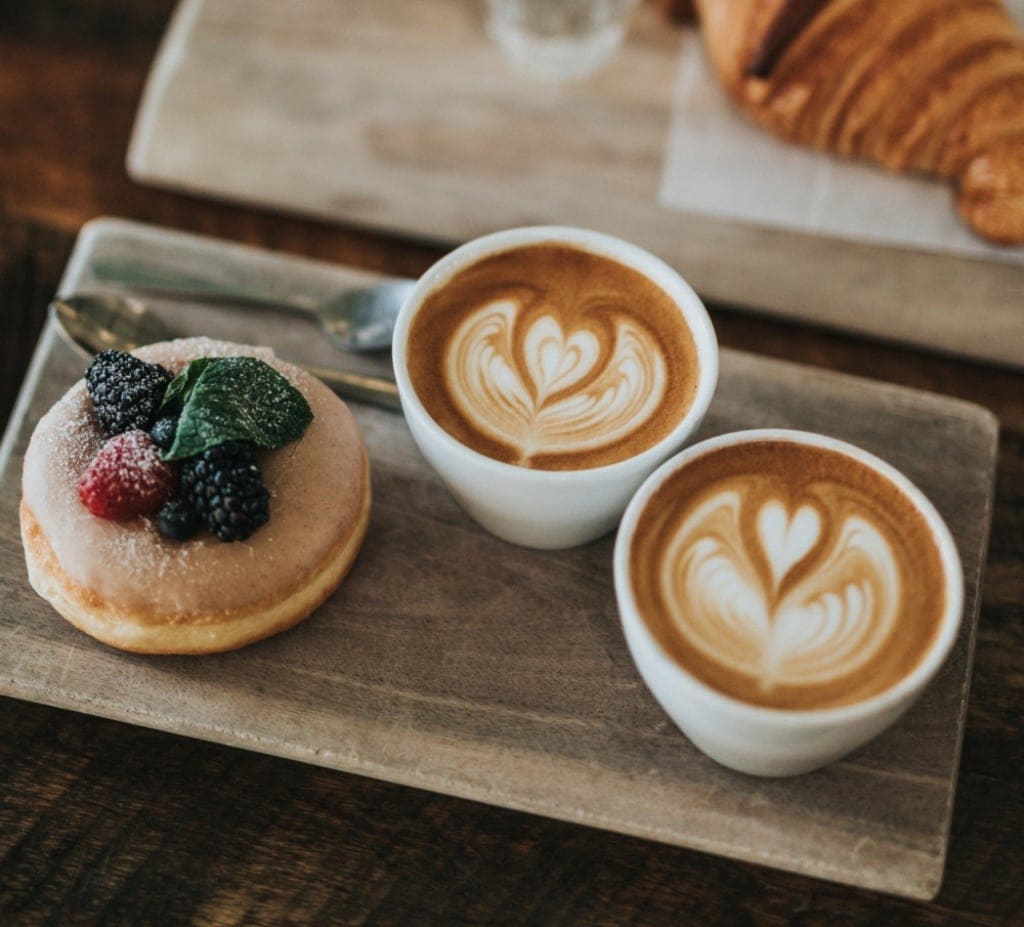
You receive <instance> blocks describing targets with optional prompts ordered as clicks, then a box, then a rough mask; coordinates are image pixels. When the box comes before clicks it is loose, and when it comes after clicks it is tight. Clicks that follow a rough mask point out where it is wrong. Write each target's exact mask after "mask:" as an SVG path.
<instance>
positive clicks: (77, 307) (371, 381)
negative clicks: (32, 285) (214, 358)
mask: <svg viewBox="0 0 1024 927" xmlns="http://www.w3.org/2000/svg"><path fill="white" fill-rule="evenodd" d="M50 316H51V317H52V318H53V320H54V321H55V322H56V323H57V328H58V330H59V331H60V332H61V334H63V335H64V337H65V338H66V339H67V340H68V341H69V342H70V343H71V344H72V346H74V347H77V348H79V349H84V350H85V351H86V353H88V354H90V355H92V354H99V352H100V351H105V350H107V349H108V348H116V349H117V350H119V351H132V350H134V349H135V348H137V347H140V346H141V345H144V344H151V343H152V342H154V341H167V340H168V339H170V338H173V337H175V335H174V334H173V333H172V332H171V330H170V329H169V328H168V327H167V325H166V324H165V323H164V322H163V321H162V320H161V319H160V318H159V317H158V316H157V315H155V314H154V313H152V312H150V311H149V309H147V308H146V306H145V304H144V303H143V302H141V301H140V300H138V299H130V298H128V297H126V296H117V295H114V294H111V293H86V294H81V295H77V296H67V297H63V298H58V299H55V300H54V301H53V302H51V303H50ZM302 366H303V367H305V369H306V370H308V371H309V372H310V373H311V374H313V376H315V377H318V378H319V379H321V380H323V381H324V383H326V384H327V385H328V386H330V387H331V388H332V389H333V390H334V391H335V392H336V393H338V394H339V395H340V396H344V397H345V398H346V399H357V400H360V401H363V402H371V403H373V404H374V405H378V406H383V407H384V408H387V409H400V408H401V405H400V404H399V401H398V388H397V387H396V386H395V384H394V381H392V380H388V379H385V378H384V377H372V376H367V375H365V374H361V373H352V372H349V371H344V370H332V369H330V368H327V367H310V366H308V365H306V364H303V365H302Z"/></svg>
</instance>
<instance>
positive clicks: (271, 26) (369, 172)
mask: <svg viewBox="0 0 1024 927" xmlns="http://www.w3.org/2000/svg"><path fill="white" fill-rule="evenodd" d="M479 6H482V4H475V3H473V2H472V0H416V2H408V0H292V2H289V3H279V2H277V0H183V2H182V3H181V5H180V7H179V9H178V11H177V14H176V15H175V17H174V20H173V22H172V24H171V26H170V28H169V30H168V32H167V35H166V37H165V40H164V42H163V45H162V47H161V49H160V52H159V54H158V55H157V58H156V61H155V63H154V65H153V69H152V73H151V77H150V80H149V82H148V86H147V88H146V92H145V94H144V97H143V100H142V103H141V106H140V109H139V114H138V119H137V122H136V125H135V129H134V133H133V137H132V141H131V146H130V150H129V153H128V170H129V172H130V173H131V175H132V176H133V177H134V178H136V179H138V180H140V181H142V182H144V183H150V184H156V185H160V186H167V187H172V188H176V189H181V190H187V191H191V192H194V193H200V194H206V195H210V196H215V197H219V198H224V199H229V200H236V201H242V202H246V203H253V204H258V205H262V206H269V207H273V208H275V209H280V210H288V211H294V212H299V213H303V214H307V215H312V216H317V217H321V218H325V219H329V220H338V221H344V222H350V223H357V224H363V225H366V226H372V227H376V228H381V229H385V230H390V231H395V232H399V233H404V234H411V235H415V236H418V237H423V238H429V239H436V240H442V241H446V242H453V241H460V240H464V239H467V238H471V237H474V236H475V235H478V234H480V233H483V232H487V231H493V230H495V229H498V228H503V227H511V226H518V225H529V224H535V223H557V224H568V225H581V226H586V227H591V228H596V229H600V230H602V231H606V232H610V233H612V234H617V235H620V236H622V237H624V238H627V239H630V240H632V241H635V242H637V243H638V244H641V245H644V246H646V247H647V248H649V249H650V250H652V251H654V252H656V253H658V254H659V255H661V256H662V257H664V258H665V259H666V260H668V261H669V262H670V263H671V264H673V265H675V266H676V267H677V268H678V269H679V270H680V271H681V272H682V274H683V276H685V277H686V278H687V279H688V280H689V281H690V282H691V283H692V284H693V285H694V286H695V287H696V289H697V290H698V291H699V292H700V293H701V294H702V295H703V296H704V297H705V298H706V299H709V300H712V301H714V302H715V303H716V304H723V305H726V306H728V305H730V304H732V305H737V306H745V307H754V308H756V309H758V310H761V311H764V312H768V313H774V314H777V315H780V316H784V317H787V318H793V319H800V320H805V321H810V322H814V323H818V324H822V325H826V326H830V327H833V328H837V329H842V330H846V331H852V332H858V333H863V334H868V335H872V336H877V337H881V338H886V339H896V340H900V341H904V342H909V343H912V344H915V345H921V346H925V347H929V348H935V349H939V350H942V351H947V352H952V353H955V354H960V355H965V356H967V357H971V358H977V359H980V360H985V361H994V362H998V363H1004V364H1011V365H1016V366H1024V264H1021V263H1017V264H1011V263H1001V262H999V261H987V260H979V259H972V258H965V257H952V256H949V255H940V254H935V253H927V252H925V251H921V250H915V249H914V248H912V247H903V248H895V247H883V246H880V245H871V244H862V243H855V242H852V241H840V240H838V239H835V238H825V237H817V236H813V235H809V234H803V233H799V232H797V231H793V230H787V229H786V228H763V227H759V226H757V225H756V224H754V223H752V222H750V221H742V220H736V219H724V218H715V219H712V218H708V217H707V216H704V215H697V214H694V213H689V214H688V213H682V212H679V211H677V210H676V209H672V208H666V207H665V206H664V205H662V203H661V202H660V196H661V189H662V184H663V178H664V174H665V170H666V163H667V162H666V159H667V157H668V146H669V144H670V134H671V132H672V125H673V118H674V107H675V106H676V101H675V100H674V88H675V86H676V82H677V75H678V74H679V71H680V61H681V50H682V48H683V45H684V42H685V39H686V34H687V31H686V30H684V29H680V28H676V27H672V26H669V25H668V24H667V23H666V22H665V21H664V19H662V18H661V17H660V16H659V15H658V14H657V12H656V11H655V9H653V8H652V6H651V5H650V4H644V5H642V6H641V7H640V9H639V13H638V16H637V17H636V20H635V23H634V28H633V30H632V32H631V34H630V37H629V41H628V43H627V44H626V46H625V48H624V49H623V50H622V52H621V53H620V54H619V55H618V57H617V58H616V59H615V60H614V61H613V62H612V63H611V65H610V66H609V67H608V68H607V69H606V70H605V71H603V72H601V73H600V74H599V75H597V76H596V77H595V78H593V79H591V80H589V81H586V82H584V83H580V84H572V85H563V86H556V85H549V84H543V83H538V82H536V81H532V80H529V79H527V78H524V77H522V76H521V75H519V74H517V73H516V72H514V71H512V70H511V69H509V68H508V67H506V66H505V65H504V64H503V63H502V62H501V60H500V59H498V58H496V52H495V50H494V49H493V48H492V47H491V45H490V44H489V43H488V42H487V40H486V39H485V38H484V34H483V31H482V29H481V24H480V21H479V10H478V8H479ZM719 105H720V104H719ZM731 155H732V157H733V159H734V160H735V159H736V157H737V156H736V153H735V152H731ZM740 160H742V159H740ZM749 160H750V161H751V162H752V163H749V164H746V167H745V169H746V170H748V171H757V170H758V166H759V162H758V161H757V158H756V156H755V155H753V154H751V156H750V159H749ZM950 208H952V207H950Z"/></svg>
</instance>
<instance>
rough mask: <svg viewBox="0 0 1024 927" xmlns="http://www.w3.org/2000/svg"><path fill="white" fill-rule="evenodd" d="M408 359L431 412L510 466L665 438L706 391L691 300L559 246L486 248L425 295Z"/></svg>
mask: <svg viewBox="0 0 1024 927" xmlns="http://www.w3.org/2000/svg"><path fill="white" fill-rule="evenodd" d="M406 364H407V368H408V372H409V378H410V380H411V381H412V385H413V388H414V389H415V391H416V395H417V397H418V398H419V399H420V400H421V401H422V403H423V407H424V408H425V409H426V411H427V414H428V415H429V416H430V417H431V419H432V420H433V421H434V422H436V423H437V425H438V426H440V427H441V428H442V429H444V431H446V432H447V433H448V434H449V435H451V436H452V437H453V438H455V440H456V441H458V442H460V443H461V444H463V445H465V446H466V447H469V448H472V449H473V450H474V451H476V452H478V453H480V454H483V455H485V456H487V457H491V458H493V459H495V460H500V461H502V462H504V463H509V464H514V465H516V466H521V467H529V468H533V469H539V470H584V469H588V468H595V467H603V466H606V465H608V464H613V463H616V462H618V461H621V460H625V459H627V458H630V457H633V456H635V455H637V454H640V453H642V452H643V451H645V450H647V449H649V448H651V447H653V446H655V445H656V444H658V443H659V442H661V441H662V440H663V439H665V438H667V437H668V436H670V435H671V434H672V433H673V432H674V431H675V430H676V429H678V428H679V426H680V425H681V424H682V423H683V422H684V420H685V418H686V416H687V413H689V412H690V411H691V408H692V406H693V404H694V401H695V399H696V397H697V393H698V386H699V384H700V382H701V369H700V363H699V361H698V355H697V343H696V341H695V339H694V335H693V332H692V331H691V329H690V326H689V323H688V321H687V316H686V314H685V312H684V309H683V307H681V305H680V304H679V303H678V302H676V300H675V299H673V297H672V296H670V295H669V293H668V292H666V290H664V289H662V288H661V287H660V286H659V285H658V284H656V283H655V282H654V281H653V280H651V279H650V278H649V277H647V276H645V275H644V274H642V273H640V272H639V271H638V270H635V269H634V268H632V267H630V266H627V265H625V264H622V263H619V262H618V261H615V260H613V259H611V258H608V257H604V256H603V255H600V254H595V253H592V252H590V251H586V250H584V249H582V248H576V247H572V246H569V245H565V244H562V243H559V242H540V243H537V244H531V245H524V246H522V247H516V248H511V249H509V250H508V251H500V252H497V253H495V254H490V255H487V256H486V257H484V258H482V259H481V260H480V261H479V262H477V263H474V264H471V265H469V266H467V267H464V268H462V269H461V270H460V271H458V272H457V273H456V274H454V275H453V276H452V277H451V278H450V279H449V280H446V281H445V282H444V283H443V284H441V285H439V286H438V287H437V288H436V289H435V290H434V291H433V292H431V293H430V294H429V295H428V296H426V297H425V298H424V300H423V302H422V304H421V305H420V306H419V307H418V309H417V311H416V314H415V318H414V319H413V321H412V323H411V325H410V330H409V338H408V350H407V353H406Z"/></svg>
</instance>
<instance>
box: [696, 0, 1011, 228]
mask: <svg viewBox="0 0 1024 927" xmlns="http://www.w3.org/2000/svg"><path fill="white" fill-rule="evenodd" d="M697 7H698V11H699V14H700V18H701V28H702V30H703V32H704V36H705V41H706V44H707V48H708V54H709V56H710V58H711V60H712V63H713V65H714V67H715V70H716V71H717V72H718V75H719V77H720V79H721V80H722V83H723V84H724V85H725V87H726V89H727V91H728V92H729V94H730V96H732V98H733V99H734V100H735V101H736V102H737V103H738V104H739V106H740V107H741V108H742V109H743V110H744V111H745V112H746V113H747V114H748V115H749V116H750V117H751V118H753V119H754V120H755V121H756V122H757V123H759V124H760V125H761V126H763V127H764V128H766V129H768V130H769V131H771V132H773V133H775V134H776V135H777V136H779V137H780V138H783V139H786V140H788V141H792V142H797V143H799V144H802V145H808V146H811V147H813V148H819V149H824V150H828V151H833V152H837V153H839V154H841V155H846V156H850V157H856V158H863V159H867V160H871V161H875V162H876V163H878V164H881V165H883V166H884V167H886V168H888V169H889V170H892V171H918V172H923V173H927V174H934V175H937V176H939V177H944V178H948V179H951V180H952V181H953V182H954V183H955V185H956V203H957V208H958V209H959V210H960V213H961V215H962V216H963V218H964V219H965V220H966V221H967V223H968V224H969V225H970V226H971V227H972V228H973V229H974V230H975V231H976V232H977V233H978V234H980V235H982V236H984V237H985V238H988V239H990V240H992V241H995V242H999V243H1002V244H1012V243H1018V242H1024V38H1022V36H1021V34H1020V32H1019V31H1018V30H1017V29H1016V27H1015V25H1014V22H1013V20H1012V19H1011V17H1010V14H1009V13H1008V12H1007V10H1006V9H1005V8H1004V7H1003V5H1002V4H1001V3H999V2H998V0H697Z"/></svg>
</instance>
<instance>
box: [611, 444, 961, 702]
mask: <svg viewBox="0 0 1024 927" xmlns="http://www.w3.org/2000/svg"><path fill="white" fill-rule="evenodd" d="M630 573H631V581H632V586H633V592H634V596H635V598H636V602H637V608H638V611H639V612H640V614H641V615H642V616H643V619H644V621H645V623H646V624H647V626H648V628H649V629H650V630H651V632H652V633H653V634H654V636H655V638H656V639H657V640H658V642H659V643H660V644H661V646H662V648H663V649H664V650H665V651H666V652H667V653H668V654H669V655H670V656H671V657H672V658H673V659H674V660H675V661H676V662H678V663H679V664H680V665H681V666H682V667H683V668H684V669H686V670H688V671H689V672H690V673H692V674H693V675H695V676H696V677H698V678H699V679H701V680H702V681H704V682H705V683H707V684H708V685H710V686H711V687H713V688H715V689H717V690H719V691H720V692H723V693H725V694H727V695H731V696H733V697H735V698H738V699H741V700H743V701H746V702H750V703H753V704H756V705H763V706H767V707H773V708H787V709H800V708H803V709H810V708H828V707H837V706H840V705H846V704H850V703H853V702H857V701H861V700H863V699H866V698H869V697H870V696H872V695H875V694H878V693H880V692H882V691H884V690H886V689H888V688H890V687H891V686H892V685H894V684H895V683H896V682H898V681H899V680H900V679H902V678H903V677H905V676H906V675H907V674H908V673H910V672H911V671H912V670H913V669H914V667H915V666H917V665H918V663H920V661H921V659H922V658H923V656H924V655H925V653H926V652H927V651H928V650H929V648H930V646H931V644H932V642H933V641H934V639H935V637H936V635H937V633H938V629H939V625H940V623H941V620H942V615H943V611H944V608H945V597H946V592H945V584H944V578H943V568H942V561H941V557H940V553H939V549H938V546H937V544H936V542H935V540H934V539H933V536H932V534H931V531H930V530H929V527H928V524H927V522H926V521H925V518H924V516H923V515H922V514H921V513H920V511H919V510H918V509H917V508H916V507H915V506H914V504H913V503H912V502H911V501H910V500H909V499H908V498H907V497H906V496H905V495H904V494H903V493H902V492H901V491H900V490H899V489H897V488H896V487H895V486H893V485H892V484H891V483H890V482H889V481H888V480H887V479H885V478H884V477H883V476H881V475H880V474H878V473H877V472H876V471H874V470H872V469H871V468H870V467H868V466H867V465H866V464H864V463H861V462H859V461H857V460H854V459H852V458H849V457H847V456H845V455H843V454H840V453H838V452H836V451H832V450H826V449H823V448H816V447H807V446H805V445H801V444H796V443H793V442H787V441H778V440H773V441H765V442H759V443H754V444H741V445H738V446H734V447H727V448H720V449H718V450H715V451H712V452H710V453H708V454H706V455H704V456H702V457H700V458H698V459H696V460H694V461H691V462H690V463H689V464H687V465H685V466H684V467H683V468H681V469H680V470H679V471H677V472H676V473H674V474H672V475H671V476H670V477H669V478H668V479H667V480H666V481H665V483H663V484H662V486H660V487H659V489H658V490H657V491H656V492H655V493H654V494H653V495H652V497H651V498H650V499H649V500H648V502H647V504H646V506H645V507H644V509H643V511H642V513H641V515H640V517H639V519H638V521H637V525H636V529H635V532H634V536H633V541H632V547H631V551H630Z"/></svg>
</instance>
